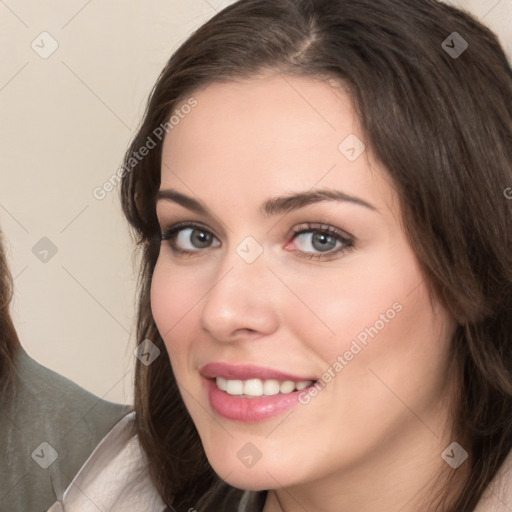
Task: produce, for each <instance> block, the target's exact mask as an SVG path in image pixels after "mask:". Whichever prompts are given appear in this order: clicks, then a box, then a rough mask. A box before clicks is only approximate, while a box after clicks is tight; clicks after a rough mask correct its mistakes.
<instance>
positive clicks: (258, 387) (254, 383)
mask: <svg viewBox="0 0 512 512" xmlns="http://www.w3.org/2000/svg"><path fill="white" fill-rule="evenodd" d="M262 394H263V382H261V380H260V379H249V380H246V381H245V382H244V395H249V396H261V395H262Z"/></svg>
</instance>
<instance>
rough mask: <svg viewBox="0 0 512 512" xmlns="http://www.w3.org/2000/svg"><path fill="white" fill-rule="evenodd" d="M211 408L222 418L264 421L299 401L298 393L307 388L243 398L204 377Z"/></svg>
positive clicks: (249, 421)
mask: <svg viewBox="0 0 512 512" xmlns="http://www.w3.org/2000/svg"><path fill="white" fill-rule="evenodd" d="M205 381H206V386H207V387H208V398H209V399H210V404H211V406H212V409H213V410H214V411H215V412H216V413H217V414H218V415H220V416H222V417H223V418H226V419H228V420H234V421H242V422H245V423H255V422H258V421H264V420H266V419H269V418H273V417H274V416H278V415H279V414H281V413H283V412H284V411H286V410H288V409H290V408H292V407H294V406H295V405H297V404H298V403H299V394H300V393H304V392H307V390H308V388H305V389H302V390H300V391H293V392H291V393H287V394H278V395H271V396H262V397H251V398H243V397H241V396H239V395H238V396H236V395H229V394H228V393H226V392H225V391H222V390H220V389H219V388H218V387H217V384H216V383H215V380H214V379H205Z"/></svg>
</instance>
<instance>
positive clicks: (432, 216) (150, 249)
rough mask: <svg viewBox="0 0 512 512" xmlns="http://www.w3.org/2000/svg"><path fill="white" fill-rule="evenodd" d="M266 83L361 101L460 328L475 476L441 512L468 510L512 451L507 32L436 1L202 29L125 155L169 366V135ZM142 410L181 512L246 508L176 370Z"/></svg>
mask: <svg viewBox="0 0 512 512" xmlns="http://www.w3.org/2000/svg"><path fill="white" fill-rule="evenodd" d="M454 32H457V34H458V35H459V36H460V37H462V38H463V39H464V40H465V41H466V42H467V45H468V47H467V49H466V51H464V52H463V53H462V54H459V53H460V51H459V52H458V53H457V54H456V53H454V52H451V51H450V49H459V48H463V47H462V46H460V44H459V43H460V42H461V39H456V40H457V41H458V42H457V45H458V46H457V47H456V45H455V42H454V41H455V40H454V39H453V38H454V37H458V36H455V35H454V34H453V33H454ZM450 37H451V39H450ZM266 70H267V71H268V70H273V71H274V72H276V73H280V74H282V75H283V76H295V77H307V78H316V79H319V78H329V79H335V80H337V81H338V83H339V84H340V85H343V86H344V87H345V88H348V90H349V91H350V95H351V98H352V100H353V103H354V105H355V108H356V109H357V112H358V115H359V116H360V119H361V122H362V125H363V128H364V133H365V137H366V141H367V143H368V144H369V145H370V146H371V148H372V149H373V151H374V152H375V154H376V155H377V158H378V159H379V160H380V161H381V163H382V164H384V166H385V167H386V169H387V171H388V173H389V176H390V178H391V181H392V183H393V185H394V187H395V189H396V191H397V193H398V196H399V199H400V208H401V213H402V218H403V222H404V229H405V232H406V235H407V238H408V240H409V242H410V244H411V246H412V248H413V249H414V251H415V254H416V255H417V258H418V260H419V262H420V264H421V266H422V268H423V270H424V272H425V275H426V276H427V282H428V284H429V288H430V290H431V292H432V293H435V295H436V297H438V298H439V299H440V300H442V301H443V303H444V304H446V306H447V307H448V308H449V310H450V311H451V313H452V314H453V316H454V317H455V318H456V319H457V321H458V327H457V329H456V332H455V334H454V336H453V339H452V340H451V345H450V347H451V355H452V358H453V365H454V369H455V371H454V373H453V379H454V382H455V383H456V389H457V396H456V405H457V407H456V410H453V439H467V440H468V441H467V443H468V444H467V445H465V446H464V447H465V448H466V450H467V451H468V452H469V454H470V456H469V459H468V461H467V462H466V464H467V466H466V468H469V471H468V475H467V478H465V481H464V483H463V486H462V487H461V490H460V492H459V493H458V495H457V496H456V497H455V499H454V500H453V502H452V503H451V504H450V505H449V508H442V510H444V512H448V511H449V512H470V511H472V510H474V508H475V507H476V504H477V502H478V501H479V500H480V498H481V496H482V494H483V491H484V490H485V488H486V487H487V485H488V484H489V482H490V481H491V480H492V478H493V476H494V475H495V474H496V472H497V470H498V468H499V467H500V465H501V464H502V462H503V461H504V459H505V457H506V455H507V454H508V452H509V451H510V450H511V448H512V200H509V199H507V195H508V194H507V193H506V191H507V187H510V186H512V72H511V70H510V66H509V63H508V62H507V58H506V56H505V54H504V52H503V49H502V48H501V46H500V44H499V42H498V40H497V38H496V36H495V34H494V33H493V32H491V31H490V30H489V29H488V28H486V27H485V26H483V25H482V24H480V23H479V22H478V21H477V20H476V19H475V18H473V17H472V16H470V15H469V14H467V13H464V12H462V11H460V10H458V9H455V8H453V7H450V6H448V5H446V4H443V3H441V2H438V1H435V0H372V1H371V2H369V1H368V0H240V1H238V2H236V3H234V4H232V5H230V6H228V7H227V8H225V9H224V10H222V11H221V12H219V13H218V14H216V15H215V16H214V17H213V18H212V19H210V20H209V21H208V22H207V23H205V24H204V25H202V26H201V27H200V28H199V29H198V30H197V31H195V32H194V33H193V34H192V35H191V36H190V37H189V38H188V39H187V40H186V41H185V42H184V43H183V44H182V45H181V46H180V47H179V48H178V50H177V51H176V52H175V53H174V54H173V55H172V56H171V58H170V60H169V61H168V63H167V64H166V66H165V67H164V69H163V71H162V72H161V74H160V77H159V78H158V80H157V83H156V85H155V87H154V88H153V90H152V93H151V95H150V98H149V101H148V104H147V108H146V112H145V115H144V118H143V120H142V123H141V125H140V128H139V130H138V132H137V134H136V135H135V137H134V139H133V141H132V143H131V145H130V147H129V148H128V150H127V152H126V155H125V161H124V166H123V169H124V170H123V172H122V173H123V174H124V176H123V178H122V184H121V200H122V207H123V211H124V214H125V216H126V218H127V219H128V221H129V223H130V225H131V227H132V228H133V232H134V235H135V238H136V240H137V244H138V246H139V249H140V251H141V252H140V257H141V267H140V281H139V302H138V324H137V340H138V343H140V342H142V341H143V340H145V339H147V338H149V339H151V340H152V341H153V343H155V344H156V345H157V346H158V347H159V348H160V349H161V351H162V352H163V353H165V346H164V344H163V341H162V338H161V336H160V334H159V332H158V330H157V328H156V326H155V323H154V320H153V318H152V315H151V307H150V286H151V279H152V275H153V270H154V267H155V263H156V260H157V258H158V254H159V248H160V230H159V225H158V221H157V217H156V212H155V210H156V208H155V194H156V192H157V190H158V188H159V186H160V170H161V148H162V140H163V137H159V136H156V135H157V134H159V133H160V132H161V128H160V132H159V131H158V130H157V129H158V127H162V126H167V127H168V128H172V127H171V126H170V125H169V124H168V125H165V123H166V122H168V121H169V119H170V116H171V115H173V113H174V112H175V109H176V108H177V106H178V105H179V104H182V102H184V101H187V99H188V100H190V98H192V97H193V94H194V92H195V91H198V90H199V88H202V87H205V86H207V85H208V84H211V83H213V82H218V81H233V80H236V79H239V78H242V79H243V78H250V77H252V76H255V75H257V74H258V73H259V72H261V71H266ZM212 129H214V128H213V127H212ZM155 130H156V131H155ZM150 138H151V140H152V145H154V147H153V148H152V149H151V150H150V151H149V152H148V153H147V154H146V156H144V158H142V159H138V160H137V162H136V166H135V160H133V158H134V155H135V154H137V155H138V151H139V150H140V148H142V147H143V146H148V141H149V139H150ZM508 190H510V189H508ZM511 192H512V191H511ZM135 409H136V413H137V425H138V432H139V436H140V442H141V444H142V447H143V449H144V450H145V452H146V454H147V456H148V458H149V464H150V470H151V474H152V477H153V480H154V482H155V485H156V486H157V488H158V490H159V492H160V493H161V495H162V497H163V498H164V500H165V501H166V502H167V504H168V505H169V506H170V507H171V508H172V509H173V510H176V511H180V512H181V511H186V510H189V509H190V508H192V507H198V508H199V504H203V505H204V508H201V510H221V509H222V507H221V506H220V504H221V503H226V501H225V500H227V497H229V496H232V497H233V502H236V500H237V499H239V498H240V496H241V492H242V491H240V490H238V489H234V488H232V487H230V486H229V485H227V484H225V483H223V482H221V481H220V480H219V478H218V477H217V476H216V475H215V473H214V471H213V470H212V468H211V466H210V465H209V463H208V461H207V459H206V456H205V453H204V450H203V447H202V445H201V441H200V438H199V436H198V433H197V430H196V428H195V426H194V424H193V422H192V420H191V418H190V416H189V414H188V412H187V410H186V408H185V406H184V403H183V401H182V399H181V396H180V392H179V389H178V386H177V384H176V380H175V377H174V375H173V372H172V370H171V366H170V363H169V360H168V358H167V357H159V358H157V359H156V360H155V362H153V363H152V364H151V365H149V366H145V365H144V364H141V363H140V362H138V363H137V367H136V380H135ZM452 473H453V474H455V473H456V472H452ZM449 488H450V482H446V486H444V487H443V492H442V493H441V494H440V496H439V503H438V505H437V506H436V508H435V509H436V510H438V509H439V507H446V504H445V503H444V504H442V503H443V501H446V499H447V497H448V490H449ZM206 503H208V505H206ZM433 509H434V508H433ZM433 509H432V510H433ZM429 510H431V509H430V508H429Z"/></svg>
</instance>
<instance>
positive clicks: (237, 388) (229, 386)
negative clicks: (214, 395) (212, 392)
mask: <svg viewBox="0 0 512 512" xmlns="http://www.w3.org/2000/svg"><path fill="white" fill-rule="evenodd" d="M243 392H244V383H243V382H242V381H241V380H228V381H227V382H226V393H228V394H229V395H242V394H243Z"/></svg>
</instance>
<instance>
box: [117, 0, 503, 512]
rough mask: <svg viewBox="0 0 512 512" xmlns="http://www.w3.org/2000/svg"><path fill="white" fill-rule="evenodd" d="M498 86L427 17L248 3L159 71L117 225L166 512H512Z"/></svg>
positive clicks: (489, 39) (140, 395)
mask: <svg viewBox="0 0 512 512" xmlns="http://www.w3.org/2000/svg"><path fill="white" fill-rule="evenodd" d="M511 78H512V76H511V71H510V68H509V65H508V63H507V59H506V57H505V55H504V53H503V50H502V49H501V47H500V45H499V43H498V42H497V39H496V37H495V35H494V34H493V33H492V32H490V31H489V30H488V29H486V28H485V27H483V26H482V25H481V24H479V23H478V22H477V21H476V20H475V19H473V18H471V17H470V16H469V15H467V14H465V13H463V12H461V11H459V10H457V9H454V8H452V7H449V6H447V5H445V4H442V3H439V2H436V1H433V0H415V1H414V2H410V1H405V0H374V1H372V2H367V1H366V0H296V1H293V2H291V1H286V0H241V1H239V2H237V3H235V4H233V5H231V6H229V7H227V8H226V9H224V10H223V11H222V12H220V13H218V14H217V15H216V16H215V17H214V18H212V19H211V20H210V21H208V22H207V23H206V24H205V25H203V26H202V27H201V28H199V29H198V30H197V31H196V32H195V33H194V34H193V35H192V36H191V37H190V38H189V39H188V40H187V41H186V42H185V43H184V44H183V45H182V46H181V47H180V48H179V49H178V51H177V52H176V53H175V54H174V55H173V56H172V57H171V59H170V61H169V63H168V64H167V66H166V67H165V69H164V70H163V71H162V73H161V75H160V77H159V79H158V81H157V84H156V85H155V88H154V90H153V93H152V95H151V99H150V101H149V104H148V108H147V111H146V114H145V117H144V120H143V123H142V125H141V127H140V129H139V131H138V133H137V135H136V136H135V138H134V140H133V142H132V144H131V146H130V148H129V151H128V152H127V154H126V158H125V163H124V177H123V183H122V202H123V209H124V212H125V215H126V217H127V219H128V221H129V222H130V224H131V226H132V227H133V229H134V231H135V234H136V236H137V238H138V242H139V244H140V246H141V249H142V271H141V290H140V305H139V319H138V338H139V339H140V340H141V341H142V340H145V342H144V343H146V345H145V347H146V348H145V352H144V353H145V354H146V355H147V357H146V361H144V360H142V361H140V362H138V366H137V370H136V403H135V409H136V414H137V416H136V420H135V421H136V425H137V432H138V436H139V441H140V443H141V445H142V448H143V450H144V453H145V457H147V460H148V463H149V470H150V474H151V476H152V479H153V483H154V485H155V487H156V489H157V490H158V493H159V494H160V495H161V496H162V499H163V500H164V501H165V503H167V505H168V506H169V507H170V508H171V509H172V510H176V511H180V512H181V511H191V510H200V511H206V510H208V511H210V510H211V511H219V510H222V511H228V510H234V511H236V510H238V511H239V512H242V511H245V512H249V511H264V512H276V511H287V512H290V511H298V510H301V511H302V510H309V511H313V510H315V511H320V510H321V511H326V512H327V511H334V510H335V511H338V512H339V511H350V510H358V511H360V512H365V511H367V510H401V511H402V512H409V511H417V510H422V511H441V510H442V511H444V512H447V511H450V512H469V511H474V510H477V511H483V510H485V511H488V510H501V509H500V508H499V506H503V503H504V504H505V505H506V506H508V507H509V508H510V507H511V506H512V492H510V491H509V494H508V495H507V494H505V491H506V489H502V488H501V487H500V485H502V484H507V482H508V481H510V473H509V464H510V462H511V459H512V456H509V453H510V450H511V448H512V426H511V425H512V375H511V371H512V339H511V334H512V313H511V312H512V215H511V214H512V202H511V201H510V199H509V197H508V195H507V193H506V190H508V189H509V187H510V186H511V184H512V173H511V169H512V80H511ZM150 142H151V144H149V143H150ZM150 145H151V147H149V146H150ZM140 155H142V157H143V158H139V156H140ZM135 165H136V167H135ZM160 353H161V354H163V355H164V357H161V356H159V354H160ZM165 353H167V354H168V356H169V357H166V356H165ZM142 359H143V358H142ZM507 456H508V458H507ZM369 489H371V491H369ZM507 500H508V502H507ZM134 510H135V508H134Z"/></svg>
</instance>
